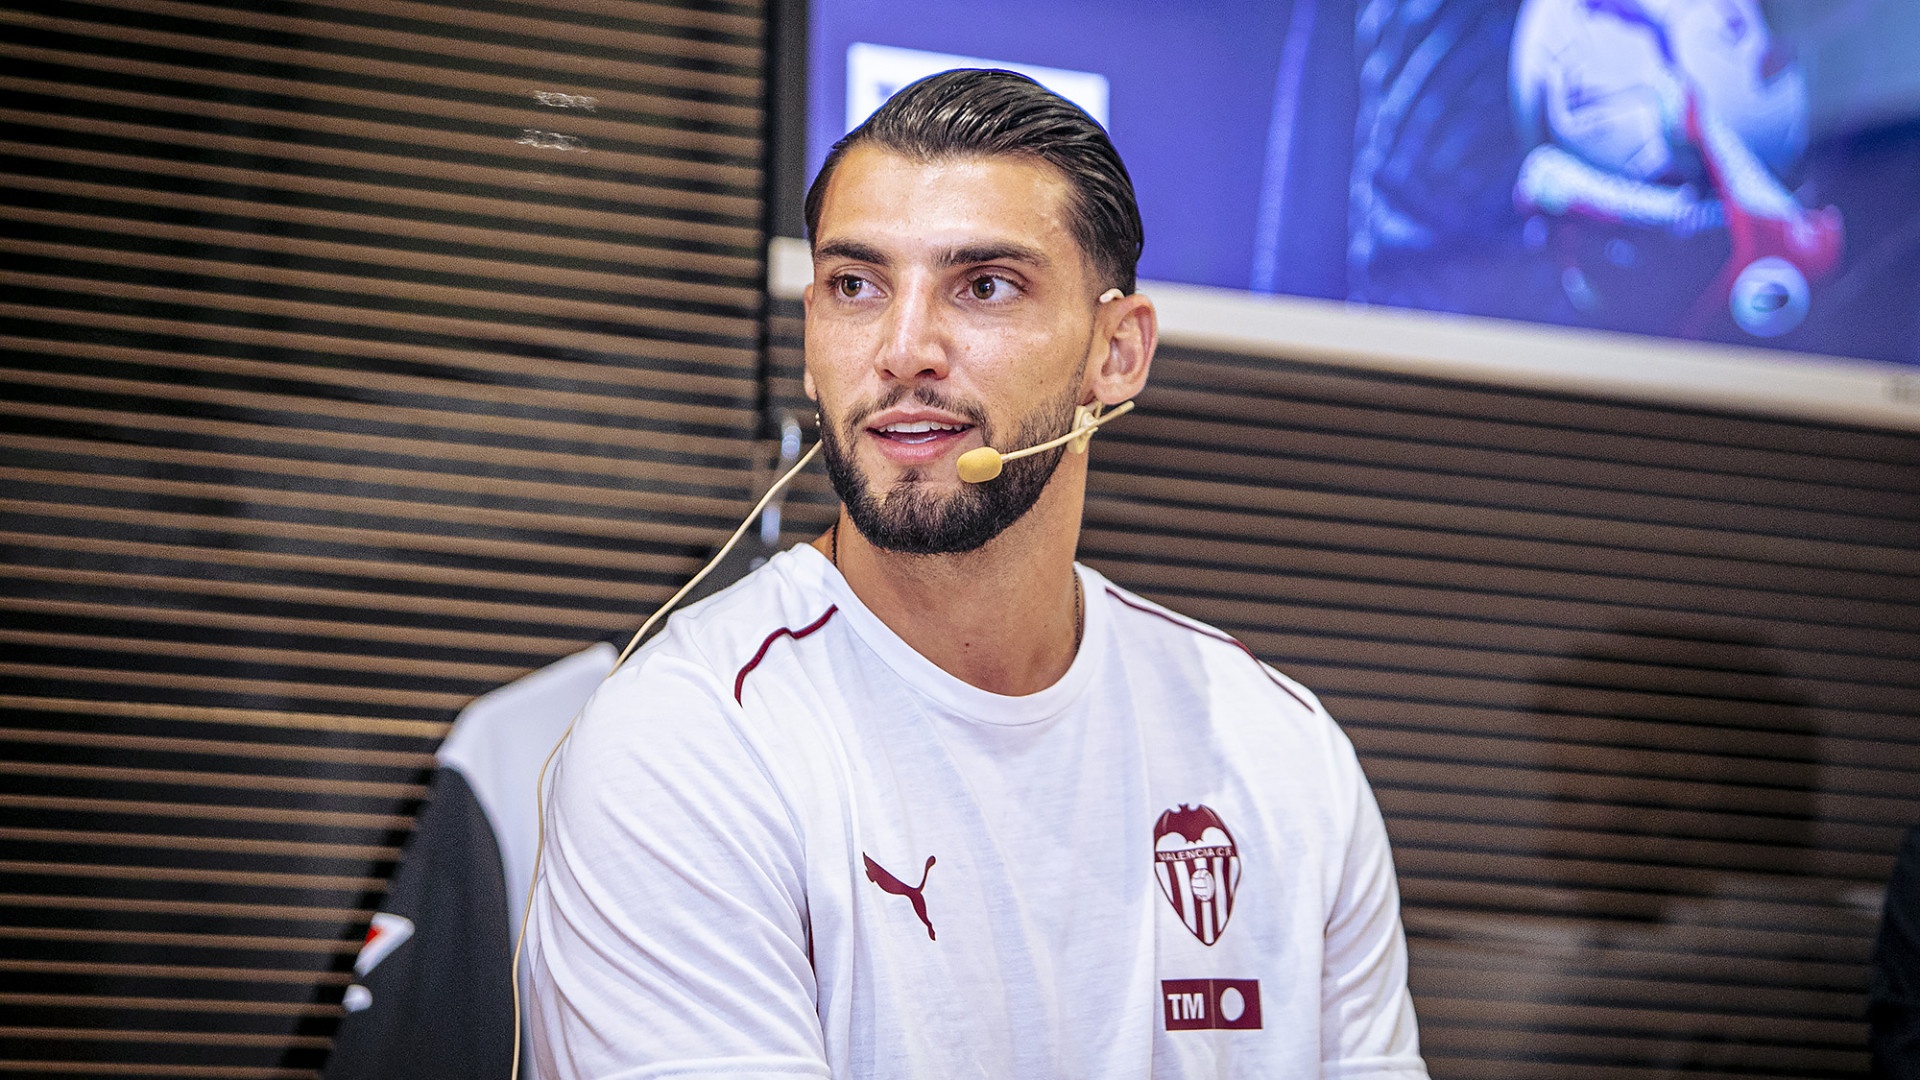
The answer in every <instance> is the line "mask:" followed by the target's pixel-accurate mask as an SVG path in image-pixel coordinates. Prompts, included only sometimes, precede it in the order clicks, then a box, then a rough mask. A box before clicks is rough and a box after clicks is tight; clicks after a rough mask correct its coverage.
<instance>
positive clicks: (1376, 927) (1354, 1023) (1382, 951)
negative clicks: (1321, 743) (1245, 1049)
mask: <svg viewBox="0 0 1920 1080" xmlns="http://www.w3.org/2000/svg"><path fill="white" fill-rule="evenodd" d="M1336 739H1337V745H1336V746H1335V747H1334V748H1333V749H1334V755H1335V762H1334V768H1335V775H1336V777H1338V779H1337V781H1336V783H1335V785H1334V790H1335V791H1336V792H1339V793H1340V797H1341V798H1342V804H1343V806H1344V807H1346V808H1347V809H1348V811H1349V813H1350V814H1351V818H1350V821H1351V831H1350V832H1349V833H1348V837H1349V839H1348V844H1347V850H1346V863H1345V866H1344V867H1343V869H1342V871H1341V875H1340V884H1339V892H1338V894H1337V895H1336V897H1335V899H1334V902H1333V906H1332V908H1331V910H1330V911H1329V912H1328V916H1327V929H1326V953H1325V957H1326V959H1325V961H1324V965H1323V967H1322V970H1321V981H1320V993H1321V1006H1320V1008H1321V1026H1320V1031H1321V1058H1322V1059H1323V1061H1324V1063H1325V1066H1326V1073H1325V1075H1326V1076H1328V1077H1329V1078H1333V1077H1375V1078H1380V1080H1386V1078H1393V1080H1425V1078H1426V1076H1427V1069H1426V1065H1425V1064H1423V1063H1422V1061H1421V1059H1420V1036H1419V1031H1418V1028H1417V1025H1416V1023H1415V1021H1414V1015H1413V997H1412V995H1411V994H1410V993H1409V992H1408V990H1407V941H1406V935H1405V933H1404V932H1403V931H1402V929H1401V925H1400V890H1399V885H1398V883H1397V881H1396V879H1395V877H1394V872H1393V856H1392V853H1391V852H1390V851H1389V850H1388V847H1387V831H1386V826H1385V824H1384V823H1383V822H1382V821H1381V819H1380V808H1379V806H1378V805H1377V804H1376V803H1375V802H1374V799H1373V790H1372V789H1371V788H1369V787H1368V786H1367V778H1366V776H1365V774H1363V773H1362V772H1361V771H1360V762H1359V759H1358V758H1357V757H1355V756H1354V753H1353V747H1352V745H1351V744H1349V743H1348V742H1347V739H1346V737H1345V736H1344V735H1338V736H1336Z"/></svg>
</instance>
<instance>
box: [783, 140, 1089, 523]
mask: <svg viewBox="0 0 1920 1080" xmlns="http://www.w3.org/2000/svg"><path fill="white" fill-rule="evenodd" d="M1069 195H1070V192H1069V189H1068V186H1067V182H1066V180H1065V179H1064V178H1062V177H1061V176H1060V174H1059V172H1058V171H1057V170H1055V169H1054V168H1053V167H1052V166H1050V165H1046V164H1044V163H1041V162H1036V161H1033V160H1030V159H1026V158H1020V157H1005V156H1001V157H965V158H948V159H942V160H936V161H931V162H922V161H915V160H913V159H911V158H907V157H904V156H901V155H898V154H895V153H892V152H890V151H886V150H882V149H878V148H875V147H872V146H862V147H859V148H857V149H854V150H852V151H850V152H848V154H847V155H846V157H845V158H843V159H842V160H841V162H840V165H839V168H838V169H837V170H836V171H835V172H834V174H833V177H832V179H831V180H830V181H829V185H828V188H827V193H826V198H825V200H824V203H823V205H822V207H821V213H820V221H819V224H818V226H817V228H816V230H815V234H814V274H813V283H812V284H811V285H810V286H808V289H807V297H806V299H807V335H806V356H807V365H806V389H807V394H808V396H809V397H811V398H813V399H814V400H815V401H817V402H819V403H820V410H821V415H822V419H823V421H824V422H823V424H822V429H821V440H822V442H823V443H824V444H825V448H826V453H827V467H828V473H829V475H830V476H831V477H832V479H833V483H834V488H835V490H836V491H837V492H838V493H839V495H840V498H841V500H842V501H844V502H845V503H846V504H847V509H848V514H849V515H850V516H851V517H852V518H853V521H854V524H855V525H856V526H857V527H858V528H859V529H860V532H861V535H863V536H865V537H866V538H867V539H868V540H869V541H870V542H872V543H874V544H875V545H877V546H879V547H882V548H886V549H888V550H893V551H901V552H909V553H914V554H943V553H952V552H962V551H971V550H973V549H975V548H977V547H979V546H980V545H982V544H984V543H986V542H987V541H988V540H990V539H992V538H993V537H994V536H996V535H998V534H999V533H1000V532H1001V530H1003V529H1005V528H1006V527H1007V526H1009V525H1011V524H1012V523H1013V522H1014V521H1016V520H1018V519H1019V518H1020V516H1021V515H1023V514H1025V513H1026V512H1027V510H1029V509H1030V508H1031V507H1032V506H1033V504H1034V503H1035V502H1036V501H1037V500H1038V499H1039V497H1040V494H1041V492H1042V491H1044V490H1045V488H1046V485H1047V481H1048V479H1049V478H1050V477H1051V476H1052V474H1053V470H1054V467H1055V466H1056V465H1057V464H1058V463H1059V460H1060V454H1061V451H1060V450H1053V451H1048V452H1046V453H1042V454H1036V455H1034V456H1033V457H1030V458H1023V459H1021V460H1019V461H1013V462H1008V463H1007V466H1006V471H1005V472H1004V473H1002V474H1001V476H1000V477H999V478H998V479H996V480H991V481H988V482H987V483H985V484H980V485H969V484H966V483H964V482H962V481H961V480H960V478H959V476H958V474H957V472H956V471H955V465H954V462H955V460H956V459H958V458H959V456H960V455H961V454H962V453H965V452H966V451H968V450H971V449H973V448H974V447H977V446H983V445H984V446H994V447H997V448H999V449H1001V450H1006V451H1011V450H1017V449H1020V448H1022V447H1024V446H1028V445H1031V444H1033V443H1036V442H1042V441H1045V440H1046V439H1048V438H1051V437H1053V436H1055V435H1059V434H1061V433H1063V432H1065V431H1066V430H1067V428H1068V426H1069V425H1070V424H1071V421H1072V418H1073V408H1074V406H1075V405H1077V404H1079V403H1081V402H1082V401H1085V400H1086V394H1087V393H1088V389H1087V387H1086V385H1084V383H1085V377H1084V376H1085V372H1086V370H1087V361H1088V359H1089V349H1090V347H1091V345H1092V341H1093V323H1094V314H1095V310H1096V307H1097V304H1096V303H1095V292H1096V291H1097V290H1096V289H1095V282H1094V280H1093V278H1092V276H1091V273H1090V271H1089V270H1088V267H1087V264H1086V260H1085V258H1084V257H1083V255H1082V253H1081V251H1080V248H1079V245H1078V243H1077V242H1076V241H1075V240H1074V237H1073V234H1072V232H1071V231H1070V230H1069V227H1068V224H1067V203H1068V198H1069Z"/></svg>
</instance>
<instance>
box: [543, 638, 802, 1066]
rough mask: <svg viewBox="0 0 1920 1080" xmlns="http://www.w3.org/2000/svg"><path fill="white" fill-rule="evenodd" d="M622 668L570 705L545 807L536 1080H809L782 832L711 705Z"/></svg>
mask: <svg viewBox="0 0 1920 1080" xmlns="http://www.w3.org/2000/svg"><path fill="white" fill-rule="evenodd" d="M637 659H638V660H639V661H641V662H638V663H633V664H629V665H628V666H627V667H626V668H623V669H622V670H621V671H620V672H619V673H617V674H616V675H615V676H614V677H613V678H612V679H610V680H608V682H607V683H606V685H604V686H603V687H602V688H601V690H600V692H599V693H598V694H597V695H596V696H595V698H594V700H593V701H592V702H591V703H590V704H589V705H588V707H587V710H586V712H585V713H584V714H583V716H582V717H581V720H580V722H579V724H578V725H577V727H576V730H575V731H574V733H573V735H572V736H571V738H570V740H569V743H568V745H567V746H566V747H565V748H564V750H563V751H562V753H561V754H560V756H559V759H558V765H557V770H556V772H555V775H554V777H553V782H552V787H551V792H550V795H549V797H548V804H547V835H546V839H545V844H544V866H543V867H542V869H541V873H540V877H539V880H538V883H537V885H536V889H535V894H534V898H533V905H532V909H531V911H532V914H531V917H530V918H531V925H530V927H529V938H530V943H529V950H528V952H529V958H528V959H529V973H530V976H531V980H532V987H533V990H532V996H533V1001H532V1009H531V1019H532V1025H531V1026H532V1032H533V1036H532V1037H533V1054H534V1061H535V1063H536V1065H537V1067H538V1070H539V1075H540V1076H541V1077H542V1080H567V1078H573V1077H594V1078H630V1077H632V1078H637V1077H667V1076H714V1075H726V1076H740V1077H756V1076H768V1077H773V1076H779V1077H791V1076H826V1075H827V1073H828V1070H827V1066H826V1064H825V1054H824V1050H823V1047H822V1038H821V1033H820V1024H819V1020H818V1017H817V1014H816V1011H815V1009H816V1004H815V985H814V978H813V969H812V965H811V964H810V962H809V953H808V945H809V942H808V933H807V910H806V894H805V887H804V875H803V870H802V867H803V861H802V857H801V842H800V837H799V835H798V830H797V828H796V826H795V824H794V819H793V816H792V815H791V814H790V813H789V811H788V807H787V804H786V802H785V800H784V799H783V797H782V795H781V793H780V792H779V791H778V790H777V785H776V784H775V782H774V780H773V778H772V777H771V775H770V774H769V772H768V770H767V769H766V768H765V763H764V762H763V761H761V760H760V758H759V757H758V755H756V754H755V753H754V751H753V748H752V747H751V745H750V743H749V741H748V740H747V738H746V737H745V736H744V735H743V733H742V731H741V727H740V725H739V723H738V721H739V719H740V713H739V708H738V706H737V705H736V704H735V702H734V701H733V699H732V697H731V695H730V694H729V693H727V691H726V689H725V688H722V687H720V686H718V685H717V684H716V681H715V679H714V678H713V677H712V676H711V675H710V674H709V673H707V672H705V671H703V670H701V669H700V668H698V667H697V666H694V665H691V664H688V663H686V662H685V661H682V660H677V659H674V658H671V657H666V658H662V657H647V656H646V655H645V654H642V656H641V657H640V658H637Z"/></svg>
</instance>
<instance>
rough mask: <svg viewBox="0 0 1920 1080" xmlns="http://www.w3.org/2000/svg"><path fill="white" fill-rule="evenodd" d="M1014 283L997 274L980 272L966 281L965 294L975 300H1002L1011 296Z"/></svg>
mask: <svg viewBox="0 0 1920 1080" xmlns="http://www.w3.org/2000/svg"><path fill="white" fill-rule="evenodd" d="M1013 292H1014V284H1013V282H1011V281H1008V280H1007V279H1006V278H1003V277H1001V276H999V275H998V274H981V275H980V276H979V277H977V278H974V279H973V280H972V281H969V282H967V295H968V296H971V297H973V298H974V299H975V300H1002V299H1007V298H1008V297H1010V296H1012V295H1013Z"/></svg>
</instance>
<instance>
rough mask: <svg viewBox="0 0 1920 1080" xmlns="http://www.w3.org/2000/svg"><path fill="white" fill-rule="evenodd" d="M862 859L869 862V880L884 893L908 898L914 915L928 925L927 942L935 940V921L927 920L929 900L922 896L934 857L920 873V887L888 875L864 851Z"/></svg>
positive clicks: (882, 867)
mask: <svg viewBox="0 0 1920 1080" xmlns="http://www.w3.org/2000/svg"><path fill="white" fill-rule="evenodd" d="M860 857H861V858H862V859H865V860H866V861H867V880H868V881H871V882H873V883H874V884H875V885H878V886H880V889H881V891H882V892H890V893H892V894H893V895H895V896H904V897H906V898H907V901H908V902H909V903H911V904H912V905H913V913H914V914H915V915H918V916H920V921H921V922H923V923H926V924H927V940H928V941H933V940H935V939H934V936H933V920H932V919H929V918H927V898H926V897H925V896H923V895H921V894H922V893H923V892H925V890H926V888H927V875H928V874H929V873H931V872H932V870H933V861H934V860H933V856H931V855H929V856H927V865H926V868H925V869H923V870H921V871H920V884H918V885H909V884H907V883H906V882H904V881H901V880H900V879H899V878H897V877H894V876H893V875H892V874H889V873H887V868H886V867H884V866H881V865H880V864H879V863H877V862H874V861H873V856H871V855H868V854H867V853H866V852H864V851H863V852H861V853H860Z"/></svg>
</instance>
